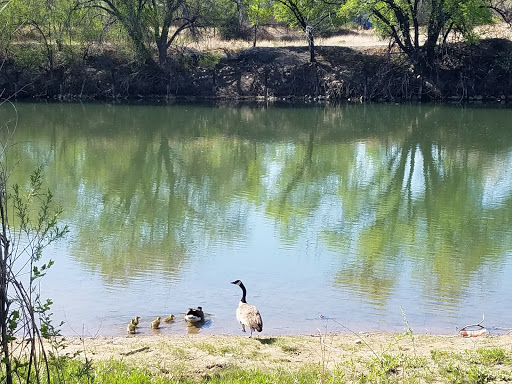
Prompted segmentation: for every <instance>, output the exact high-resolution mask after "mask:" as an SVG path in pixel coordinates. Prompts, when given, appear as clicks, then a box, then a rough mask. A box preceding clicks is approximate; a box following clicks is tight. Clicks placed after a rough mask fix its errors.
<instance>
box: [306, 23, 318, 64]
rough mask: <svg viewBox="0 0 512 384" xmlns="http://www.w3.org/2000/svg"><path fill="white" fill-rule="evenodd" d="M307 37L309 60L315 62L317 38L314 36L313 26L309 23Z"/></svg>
mask: <svg viewBox="0 0 512 384" xmlns="http://www.w3.org/2000/svg"><path fill="white" fill-rule="evenodd" d="M306 39H307V40H308V46H309V61H310V62H311V63H314V62H315V61H316V59H315V39H314V37H313V27H310V26H309V25H308V26H307V27H306Z"/></svg>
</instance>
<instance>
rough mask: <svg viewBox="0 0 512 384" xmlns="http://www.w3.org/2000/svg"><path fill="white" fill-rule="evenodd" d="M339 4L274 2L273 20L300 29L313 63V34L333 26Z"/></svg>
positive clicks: (301, 0)
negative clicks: (304, 36) (303, 34)
mask: <svg viewBox="0 0 512 384" xmlns="http://www.w3.org/2000/svg"><path fill="white" fill-rule="evenodd" d="M340 4H341V1H337V0H332V1H331V0H275V18H276V19H277V20H279V21H284V22H286V23H287V24H288V25H289V26H291V27H299V28H301V29H302V31H303V32H304V33H305V35H306V39H307V40H308V46H309V54H310V55H309V56H310V61H311V62H314V61H315V43H314V32H315V30H322V29H324V28H326V27H327V26H331V25H333V24H334V22H335V20H336V17H337V16H336V13H337V10H338V8H339V5H340Z"/></svg>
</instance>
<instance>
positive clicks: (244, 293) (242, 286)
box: [240, 282, 247, 303]
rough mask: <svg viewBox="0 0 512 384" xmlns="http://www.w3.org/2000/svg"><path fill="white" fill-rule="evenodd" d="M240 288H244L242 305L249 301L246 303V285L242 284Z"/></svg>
mask: <svg viewBox="0 0 512 384" xmlns="http://www.w3.org/2000/svg"><path fill="white" fill-rule="evenodd" d="M240 288H242V299H241V300H240V301H241V302H242V303H247V301H245V296H246V295H247V291H246V290H245V285H244V284H243V283H242V282H240Z"/></svg>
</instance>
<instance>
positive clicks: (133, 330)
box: [126, 319, 137, 334]
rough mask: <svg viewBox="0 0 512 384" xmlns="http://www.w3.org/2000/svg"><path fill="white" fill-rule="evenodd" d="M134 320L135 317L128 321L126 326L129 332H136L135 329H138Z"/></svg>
mask: <svg viewBox="0 0 512 384" xmlns="http://www.w3.org/2000/svg"><path fill="white" fill-rule="evenodd" d="M133 320H134V319H132V320H131V321H130V322H129V323H128V325H127V327H126V331H127V332H128V333H131V334H134V333H135V331H136V329H137V328H136V326H135V323H134V322H133Z"/></svg>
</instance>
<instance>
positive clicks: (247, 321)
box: [231, 280, 263, 337]
mask: <svg viewBox="0 0 512 384" xmlns="http://www.w3.org/2000/svg"><path fill="white" fill-rule="evenodd" d="M231 284H236V285H238V286H239V287H240V288H242V299H241V300H240V303H238V308H237V309H236V319H237V320H238V322H239V323H240V324H242V331H244V332H245V327H248V328H249V329H250V330H251V336H252V331H258V332H261V331H262V330H263V320H261V315H260V311H258V308H256V307H255V306H254V305H251V304H247V301H245V296H246V294H247V291H246V290H245V286H244V284H243V283H242V281H240V280H235V281H232V282H231ZM251 336H249V337H251Z"/></svg>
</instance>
